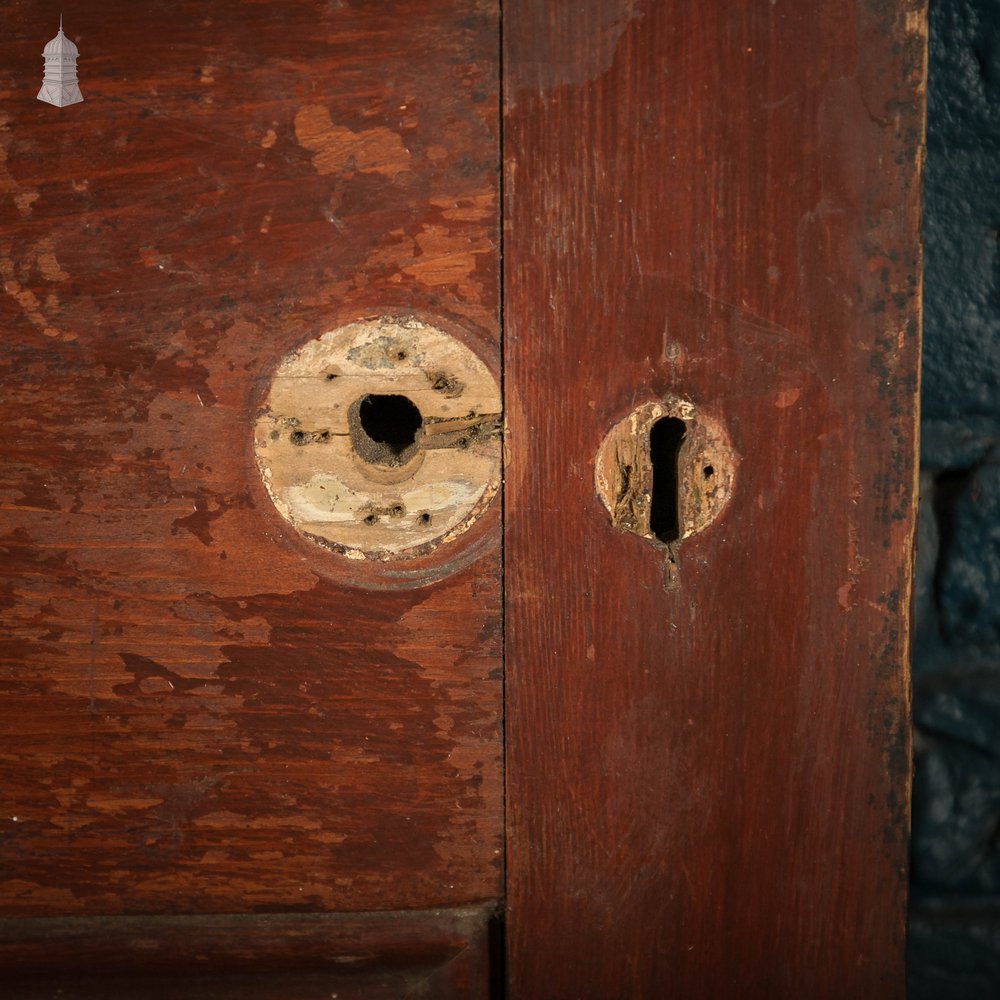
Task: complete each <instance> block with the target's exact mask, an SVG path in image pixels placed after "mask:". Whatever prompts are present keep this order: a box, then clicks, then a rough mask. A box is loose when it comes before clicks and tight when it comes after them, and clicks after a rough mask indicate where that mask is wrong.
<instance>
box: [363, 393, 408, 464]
mask: <svg viewBox="0 0 1000 1000" xmlns="http://www.w3.org/2000/svg"><path fill="white" fill-rule="evenodd" d="M358 420H359V421H360V422H361V429H362V430H363V431H364V432H365V434H367V435H368V437H370V438H371V439H372V441H374V442H375V443H376V444H380V445H384V447H385V448H386V449H387V450H388V451H389V452H391V453H392V454H393V455H395V456H397V457H398V456H399V455H402V453H403V452H404V451H406V449H407V448H409V447H410V445H412V444H413V442H414V441H416V439H417V431H418V430H420V428H421V426H422V425H423V422H424V418H423V417H421V416H420V411H419V410H418V409H417V408H416V407H415V406H414V405H413V403H411V402H410V400H408V399H407V398H406V397H405V396H375V395H371V396H365V397H364V399H362V400H361V405H360V406H359V407H358Z"/></svg>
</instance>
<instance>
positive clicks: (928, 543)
mask: <svg viewBox="0 0 1000 1000" xmlns="http://www.w3.org/2000/svg"><path fill="white" fill-rule="evenodd" d="M929 69H930V72H929V85H928V102H927V166H926V174H925V187H924V242H925V270H924V370H923V379H924V381H923V400H922V402H923V421H922V435H923V443H922V448H921V465H922V475H921V507H920V529H919V542H918V544H919V549H918V559H917V585H916V601H917V607H916V612H917V614H916V641H915V645H914V663H913V669H914V709H913V712H914V723H915V727H916V728H915V734H914V737H915V758H916V759H915V771H914V788H913V839H912V876H911V877H912V890H911V899H912V904H911V917H910V953H909V977H910V997H911V1000H959V998H961V1000H979V998H982V1000H987V998H988V1000H997V998H998V997H1000V0H931V7H930V68H929Z"/></svg>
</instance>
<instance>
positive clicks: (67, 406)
mask: <svg viewBox="0 0 1000 1000" xmlns="http://www.w3.org/2000/svg"><path fill="white" fill-rule="evenodd" d="M54 10H55V8H52V7H51V5H48V4H42V3H35V2H16V3H7V4H6V5H5V6H4V9H3V13H4V19H3V24H4V30H3V38H2V41H0V46H2V53H3V56H2V60H0V66H2V69H0V73H2V89H3V103H2V108H0V110H2V112H3V129H2V131H0V149H2V165H0V171H2V173H0V191H2V207H0V211H2V213H3V229H2V242H0V278H2V282H3V288H4V294H3V295H2V296H0V310H2V312H0V316H2V320H0V325H2V330H3V333H2V338H3V345H2V357H3V362H2V363H3V367H4V379H3V381H4V386H5V391H4V398H3V409H4V418H5V420H6V421H7V427H8V432H7V433H5V434H4V438H3V442H2V445H0V448H2V453H3V501H2V502H3V529H2V536H3V542H2V544H3V559H4V574H3V576H4V583H5V591H4V594H5V597H4V609H5V610H4V622H5V634H4V647H3V648H4V653H3V656H4V680H3V685H4V687H3V717H4V724H3V732H2V734H0V740H2V749H0V761H2V770H3V788H2V792H0V797H2V800H3V808H2V810H0V812H2V815H3V819H2V821H0V824H2V836H0V851H2V855H0V857H2V860H0V910H2V913H3V916H4V917H5V918H6V922H5V923H4V925H3V936H4V938H5V940H6V953H5V955H4V958H3V960H2V962H0V967H2V969H3V974H4V975H6V976H7V977H15V978H17V983H16V985H15V986H13V987H11V989H12V990H13V993H9V992H6V990H4V992H5V995H16V996H27V995H29V994H30V995H32V996H34V995H36V994H37V995H39V996H50V995H52V991H53V990H55V989H56V988H58V989H60V990H62V991H63V992H61V993H60V994H59V995H60V996H88V997H89V996H96V995H100V996H114V997H121V996H128V995H133V996H138V995H144V996H147V995H154V992H149V991H155V990H159V991H160V992H159V994H156V995H164V996H176V995H180V994H182V993H183V994H185V995H195V996H212V997H215V996H220V995H225V996H228V995H237V994H238V995H240V996H246V995H253V996H262V997H263V996H267V997H271V996H274V997H288V996H292V995H294V996H296V997H299V996H310V997H312V996H322V997H329V996H330V995H331V993H337V992H338V991H339V992H340V993H341V995H345V994H344V991H345V990H347V991H348V993H347V995H350V993H351V990H360V991H361V992H362V993H363V995H365V996H368V995H373V996H387V997H398V996H403V995H410V994H411V993H412V992H416V993H419V994H420V995H428V996H444V995H467V994H475V995H482V994H483V992H484V991H485V989H486V986H485V977H486V975H487V924H488V922H489V920H490V918H491V916H492V914H493V912H494V910H495V908H496V905H497V902H498V901H499V900H500V899H501V897H502V848H503V842H502V811H501V802H502V799H501V771H500V765H501V742H500V718H501V685H502V678H501V630H500V545H499V532H500V517H499V503H491V504H486V505H485V506H484V508H483V509H482V510H480V511H478V512H477V513H480V514H482V516H481V517H479V518H478V520H476V521H475V523H474V524H473V525H472V526H471V527H470V528H469V530H468V531H465V532H463V533H461V535H460V537H457V538H456V539H455V540H454V541H453V542H451V543H449V544H448V545H447V546H445V547H442V548H439V549H438V550H437V551H432V552H428V553H426V554H418V555H416V556H414V557H412V558H403V559H396V560H393V559H389V560H388V561H383V560H381V559H380V558H378V556H377V555H376V556H374V557H371V554H370V553H368V556H369V557H368V558H361V559H352V558H348V557H347V556H346V555H344V554H342V553H341V552H338V551H331V549H330V548H324V547H323V546H322V545H320V544H319V543H317V542H316V541H314V539H315V538H316V537H317V536H316V534H315V533H310V532H308V531H307V532H303V531H300V530H299V529H298V528H297V527H295V526H294V525H293V524H291V523H289V521H288V520H286V519H285V518H284V517H282V516H281V514H280V513H279V511H278V509H277V507H276V506H275V503H274V502H272V499H271V497H270V496H269V495H268V492H267V489H266V488H265V484H264V481H263V479H262V476H261V470H260V469H259V468H258V459H259V458H260V456H261V451H260V449H259V448H258V449H257V451H256V452H255V447H256V446H257V445H258V444H261V442H259V441H257V442H255V428H257V429H259V427H260V422H261V420H263V419H271V418H275V419H276V418H277V417H287V418H288V419H289V420H293V419H296V413H298V411H295V412H293V411H292V410H289V409H287V408H286V409H285V410H281V411H280V412H278V410H277V407H278V403H276V402H275V399H274V398H273V396H272V389H274V387H275V386H276V385H277V383H276V382H275V378H276V373H279V370H280V369H281V365H282V364H283V363H284V362H285V360H286V359H287V358H288V356H289V355H290V353H291V352H294V351H296V350H297V349H299V348H303V347H307V348H308V347H309V345H313V344H315V343H316V338H318V337H320V336H321V335H323V334H325V333H328V332H329V331H332V330H335V329H338V328H341V327H343V326H344V325H345V324H349V323H356V322H358V321H370V322H374V323H376V324H378V323H388V322H389V321H392V322H395V323H396V324H397V326H395V327H390V326H384V327H383V328H382V333H381V334H378V335H379V336H383V338H384V337H385V336H399V337H405V336H408V335H409V334H407V333H406V329H405V328H406V327H407V325H409V327H410V328H412V327H413V324H425V325H427V326H429V327H433V328H434V329H444V330H445V331H447V336H448V337H451V338H452V339H453V340H454V342H456V343H459V344H461V345H463V348H464V349H466V350H467V351H471V353H472V354H473V355H474V356H475V357H476V358H477V359H479V361H478V363H479V364H480V366H481V368H480V369H478V371H479V372H480V374H481V373H482V371H487V372H488V373H489V376H490V377H492V378H494V379H498V377H499V319H498V309H499V297H498V295H499V293H498V289H499V278H498V274H499V268H498V261H499V255H498V245H499V232H498V218H499V215H498V213H499V200H498V189H499V175H498V172H497V164H498V157H499V145H498V143H499V139H498V97H497V95H498V88H499V73H498V44H497V31H498V20H497V10H496V7H495V5H494V4H493V3H490V2H487V3H482V4H477V5H472V6H470V5H469V4H467V3H464V2H458V0H456V2H454V3H452V2H435V3H431V4H428V3H426V2H406V0H404V2H389V3H331V4H325V3H312V2H296V0H288V2H280V3H250V4H247V3H237V2H224V3H212V4H204V3H194V2H184V0H182V2H176V0H170V2H165V0H164V2H139V3H107V4H100V5H90V6H88V7H86V8H85V7H83V6H82V5H81V6H80V7H79V8H78V9H76V10H75V11H74V10H71V9H68V8H67V9H66V11H65V29H66V33H67V36H68V37H69V38H70V39H72V40H73V41H74V44H76V45H77V46H78V49H79V62H78V71H79V81H80V87H81V92H82V94H83V97H84V100H83V103H77V104H74V105H71V106H67V107H54V106H52V105H50V104H47V103H44V102H41V101H38V100H36V99H35V97H36V94H37V92H38V90H39V86H40V84H41V82H42V72H43V60H42V50H43V46H44V45H45V44H46V43H47V42H48V41H49V40H50V39H51V38H52V37H53V36H55V35H56V33H57V28H58V11H55V13H53V11H54ZM420 329H421V331H422V330H423V329H424V327H421V328H420ZM386 330H388V331H389V333H386V332H385V331H386ZM399 330H403V332H402V333H399ZM392 331H396V332H395V333H393V332H392ZM376 332H377V331H376ZM410 333H413V329H410ZM376 339H377V338H376ZM449 343H451V341H449ZM376 346H377V344H376ZM400 350H402V348H400ZM397 353H398V352H397ZM362 360H363V362H364V363H360V362H359V363H358V364H354V366H353V367H351V364H352V363H351V362H350V359H347V358H346V357H342V358H340V359H339V361H340V368H337V367H336V363H334V362H329V365H328V366H327V368H324V369H323V371H322V372H317V377H316V378H315V379H312V380H308V379H307V380H305V381H307V382H310V383H312V382H315V383H317V384H318V387H319V390H322V391H323V392H330V393H334V392H338V391H339V392H341V393H345V392H346V393H347V394H348V395H350V393H351V392H354V393H355V395H356V396H358V397H361V396H365V395H366V394H368V393H369V391H372V392H375V394H376V395H378V391H377V390H371V389H370V387H367V388H366V383H364V379H359V376H358V371H359V370H360V371H368V372H369V374H371V375H373V376H375V377H386V378H388V377H389V374H391V373H390V372H389V369H387V368H386V367H385V365H382V366H381V367H380V366H379V364H377V363H376V362H375V361H372V360H371V359H370V358H369V359H368V360H367V361H365V360H364V359H362ZM390 360H391V361H392V362H393V364H394V365H395V367H394V368H392V373H395V375H398V376H399V377H400V378H402V379H404V381H405V379H406V378H410V382H409V383H407V384H408V385H410V387H411V388H412V387H413V381H412V380H413V378H414V377H415V378H417V379H418V381H419V380H420V379H422V378H423V375H422V374H421V369H420V368H419V365H418V359H416V358H407V359H402V360H399V359H396V358H395V357H393V358H392V359H390ZM327 361H329V358H328V359H327ZM325 363H326V362H324V364H325ZM366 364H367V365H368V368H365V365H366ZM330 365H332V366H333V367H330ZM338 372H339V375H340V376H342V377H341V379H340V382H339V383H338V382H336V381H330V382H329V383H328V382H327V381H325V379H326V377H327V376H332V375H335V374H338ZM445 374H448V373H447V372H446V373H445ZM395 375H393V377H395ZM290 381H292V382H293V381H294V379H287V378H286V379H285V380H284V382H285V383H288V382H290ZM390 381H391V379H390ZM355 383H357V386H355ZM344 384H346V385H347V386H348V388H347V389H346V390H344V389H342V388H338V386H342V385H344ZM394 384H396V383H394ZM398 384H403V383H398ZM397 388H398V385H397ZM417 388H418V389H419V386H418V387H417ZM274 391H277V390H276V389H274ZM407 391H409V390H407ZM421 391H422V392H423V394H424V395H423V396H422V397H420V396H417V395H415V398H420V399H423V398H425V397H429V396H434V395H435V390H434V388H433V385H431V384H430V383H428V382H426V380H424V385H423V389H422V390H421ZM468 393H469V387H468V386H465V388H464V390H463V389H462V388H461V387H456V386H455V385H453V384H448V385H445V386H444V391H443V392H438V393H436V396H437V397H440V399H441V400H442V401H443V405H451V406H453V407H457V406H458V405H459V404H460V403H461V404H462V405H465V401H466V399H467V397H468ZM387 394H388V395H393V393H391V392H390V393H387ZM396 394H398V393H396ZM351 398H354V397H351ZM293 402H300V401H294V400H293ZM321 402H322V401H321ZM282 405H291V404H289V403H288V400H284V401H283V404H282ZM301 405H302V406H303V407H304V408H305V410H304V412H303V413H298V416H301V418H302V421H303V423H302V424H301V426H299V425H294V426H293V425H291V424H290V425H289V426H287V427H286V426H284V425H278V424H275V428H276V429H275V431H274V433H278V434H279V440H278V441H277V442H276V443H275V447H278V446H283V447H285V450H286V451H287V452H288V453H289V454H292V456H293V458H294V457H296V456H299V455H304V456H307V458H308V461H309V462H311V463H313V464H316V465H317V466H318V467H322V468H327V466H329V465H331V462H332V460H331V459H329V458H328V457H327V455H328V453H329V452H331V451H332V450H333V449H334V448H335V447H336V446H337V439H338V438H342V437H343V435H341V434H339V433H338V430H339V426H334V425H333V424H330V425H329V428H328V426H327V424H325V423H323V422H322V420H321V419H320V416H317V415H316V413H314V412H313V410H310V409H309V407H310V406H311V405H312V404H311V403H309V402H308V401H306V402H302V404H301ZM316 405H320V404H316ZM331 405H332V404H331ZM421 405H424V404H423V403H421ZM468 405H469V407H474V406H475V405H476V404H475V402H474V401H473V402H471V403H469V404H468ZM338 412H341V415H342V411H338ZM464 412H465V411H464V410H463V413H464ZM268 414H270V417H268ZM331 414H333V416H332V417H331V419H333V417H335V416H336V413H334V411H333V410H331V411H330V413H328V414H326V415H325V416H324V417H323V419H326V417H327V416H330V415H331ZM309 419H314V420H315V421H318V422H317V423H316V424H315V426H314V425H312V424H309V423H308V420H309ZM268 426H269V428H270V425H268ZM325 430H329V431H330V433H329V437H328V439H321V438H322V433H323V432H324V431H325ZM297 434H298V435H306V434H316V438H315V440H310V441H305V439H304V437H301V438H297V437H296V436H295V435H297ZM258 437H259V435H258ZM297 442H302V446H301V447H297ZM270 443H271V442H270V439H269V434H268V435H265V439H264V441H263V445H262V447H266V446H269V445H270ZM475 447H476V446H475V445H473V446H471V447H470V448H469V449H468V451H469V453H471V452H473V451H474V450H475ZM497 447H498V445H497ZM439 453H440V449H439V451H438V452H435V455H437V454H439ZM332 464H333V465H335V464H336V462H332ZM424 465H425V466H426V465H427V463H426V462H425V463H424ZM320 485H322V484H320ZM328 513H329V512H328ZM333 513H337V512H336V511H334V512H333ZM424 514H427V516H428V518H431V519H433V518H437V517H438V516H439V511H438V510H437V509H434V510H431V509H430V508H427V509H424V508H419V509H414V510H406V511H404V512H402V513H401V515H400V519H399V520H400V523H402V522H403V521H404V520H405V519H409V520H410V521H413V522H415V523H416V525H417V526H418V527H419V526H420V517H421V516H422V515H424ZM331 516H332V515H331ZM352 516H354V517H355V519H356V521H357V524H358V527H359V530H365V531H370V532H371V533H372V534H373V535H376V533H378V532H390V531H391V530H392V529H393V527H394V524H395V522H394V521H393V518H394V517H395V515H394V514H393V512H392V510H391V509H390V511H389V512H388V513H387V512H384V511H374V512H370V513H367V514H366V513H365V512H364V511H362V510H360V509H358V510H355V511H353V514H352ZM440 516H441V517H444V513H440ZM365 517H371V518H373V519H374V521H376V522H377V523H375V524H373V525H371V526H369V525H367V524H365V520H364V519H365ZM433 527H434V524H433V522H432V523H431V528H433ZM379 537H381V536H379ZM386 537H388V536H386ZM330 544H331V545H335V543H330ZM379 544H380V543H376V544H374V546H373V548H374V549H375V551H376V553H377V552H378V551H380V549H379ZM424 548H425V549H426V548H433V546H432V545H430V546H427V545H425V546H424ZM359 551H360V550H359V549H358V547H357V546H355V547H354V548H351V547H350V546H348V547H347V548H344V549H343V552H347V553H349V554H352V555H357V554H358V552H359ZM364 554H365V553H362V555H364ZM28 917H31V918H40V919H34V920H30V921H29V920H25V919H24V918H28ZM129 977H133V979H134V981H135V982H140V981H141V987H140V986H139V985H131V986H124V985H123V983H126V982H130V983H131V982H133V979H130V978H129ZM164 978H165V982H164V983H161V984H160V985H158V986H157V985H155V984H156V983H158V982H159V981H160V980H161V979H164ZM248 983H252V984H254V985H253V987H252V990H251V992H250V993H249V994H248V993H247V992H246V990H247V984H248ZM291 983H297V984H298V985H297V986H295V987H294V989H292V987H290V985H289V984H291ZM32 990H33V991H35V992H31V991H32Z"/></svg>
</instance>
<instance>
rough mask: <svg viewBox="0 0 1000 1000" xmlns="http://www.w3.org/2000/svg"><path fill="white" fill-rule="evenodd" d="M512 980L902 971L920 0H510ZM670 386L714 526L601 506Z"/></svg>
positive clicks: (836, 980) (795, 979)
mask: <svg viewBox="0 0 1000 1000" xmlns="http://www.w3.org/2000/svg"><path fill="white" fill-rule="evenodd" d="M504 34H505V42H504V65H505V83H504V86H505V132H504V136H505V138H504V148H505V157H506V194H505V205H506V208H505V212H506V216H505V224H506V233H507V235H506V242H505V289H506V293H505V294H506V350H505V357H506V385H507V409H508V423H509V434H508V441H507V448H508V452H509V456H510V457H509V465H508V468H507V478H506V505H505V509H506V535H505V554H506V565H507V590H506V593H507V613H506V636H507V644H508V645H507V650H508V654H507V655H508V659H507V677H508V680H507V685H508V687H507V690H508V704H507V732H508V822H509V835H508V865H509V882H508V893H509V895H508V919H509V924H510V926H509V928H508V942H509V961H510V966H509V981H510V985H511V995H512V996H513V997H516V998H519V1000H520V998H533V997H546V998H556V997H580V996H595V997H596V996H600V997H629V998H635V997H662V996H677V997H733V996H747V997H749V996H754V997H756V996H766V997H802V996H810V997H816V998H819V997H829V998H843V997H872V998H874V997H878V998H887V997H901V996H902V995H903V973H902V944H903V920H904V895H905V869H906V837H907V799H908V769H909V737H908V722H909V716H908V677H907V666H906V662H907V655H906V653H907V649H906V635H907V609H908V604H909V586H910V584H909V571H910V559H911V539H912V531H913V509H914V498H913V494H914V489H913V481H914V451H915V438H916V432H915V409H916V403H915V394H916V386H917V370H918V341H919V313H918V308H919V273H920V271H919V269H920V257H919V244H918V235H917V223H918V206H919V189H918V173H919V160H920V146H921V140H922V120H923V117H922V116H923V76H924V49H925V35H924V18H923V11H922V5H921V4H920V3H919V2H916V0H888V2H886V0H881V2H876V0H835V2H832V3H827V4H815V3H811V2H808V0H781V2H779V3H737V4H733V3H723V2H720V0H706V2H700V3H689V2H686V0H650V2H638V3H636V2H631V0H588V2H585V3H579V2H573V3H570V2H568V0H556V2H553V3H550V4H536V3H532V2H530V0H511V2H509V3H506V4H505V5H504ZM666 394H675V395H677V396H680V397H684V398H688V399H690V400H692V401H693V402H694V403H695V404H696V405H697V406H698V407H699V408H700V409H701V410H702V411H703V412H706V413H708V414H710V415H712V416H714V417H716V418H717V419H718V420H719V421H720V422H721V423H722V424H723V425H724V426H725V428H726V429H727V430H728V433H729V435H730V436H731V439H732V443H733V445H734V447H735V449H736V451H737V453H738V455H739V458H740V466H739V472H738V477H737V480H736V485H735V491H734V495H733V498H732V501H731V503H730V505H729V507H728V509H727V510H726V511H725V513H724V514H723V516H722V517H721V519H720V520H718V521H717V522H715V524H713V525H712V526H710V527H709V528H708V529H706V530H705V531H704V532H703V533H702V534H700V535H697V536H694V537H692V538H689V539H687V540H686V541H683V542H682V543H681V545H680V549H679V568H678V572H677V586H676V588H675V589H673V590H668V589H666V588H665V586H664V559H663V551H662V550H657V549H656V547H655V546H653V545H652V544H651V543H649V542H647V541H645V540H643V539H640V538H638V537H636V536H634V535H629V534H624V533H621V532H618V531H616V530H614V529H612V528H611V527H610V524H609V518H608V515H607V513H606V511H605V510H604V508H603V507H602V505H601V503H600V501H599V500H598V499H597V497H596V495H595V490H594V481H593V476H594V470H593V464H592V463H593V456H594V455H595V453H596V451H597V449H598V446H599V444H600V442H601V440H602V438H603V436H604V435H605V433H606V432H607V431H608V430H609V429H610V427H611V426H612V425H613V424H614V423H616V422H617V421H619V420H621V419H622V418H623V417H624V416H626V415H627V414H628V413H629V411H630V410H631V409H632V408H633V407H635V406H637V405H639V404H641V403H644V402H647V401H649V400H655V399H657V398H662V397H663V396H664V395H666Z"/></svg>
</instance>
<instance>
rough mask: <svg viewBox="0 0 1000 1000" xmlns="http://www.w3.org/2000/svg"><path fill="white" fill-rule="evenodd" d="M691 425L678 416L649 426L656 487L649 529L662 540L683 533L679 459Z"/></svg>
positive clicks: (650, 502) (651, 503) (654, 484)
mask: <svg viewBox="0 0 1000 1000" xmlns="http://www.w3.org/2000/svg"><path fill="white" fill-rule="evenodd" d="M686 431H687V425H686V424H685V423H684V421H683V420H681V419H679V418H678V417H662V418H661V419H659V420H657V421H656V423H655V424H653V426H652V427H650V429H649V459H650V462H651V464H652V466H653V490H652V496H651V497H650V501H649V531H650V534H652V535H654V536H655V537H656V538H658V539H659V540H660V541H661V542H664V543H670V542H676V541H677V539H678V538H680V536H681V526H680V513H679V504H678V500H677V460H678V457H679V455H680V449H681V443H682V442H683V440H684V434H685V432H686Z"/></svg>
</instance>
